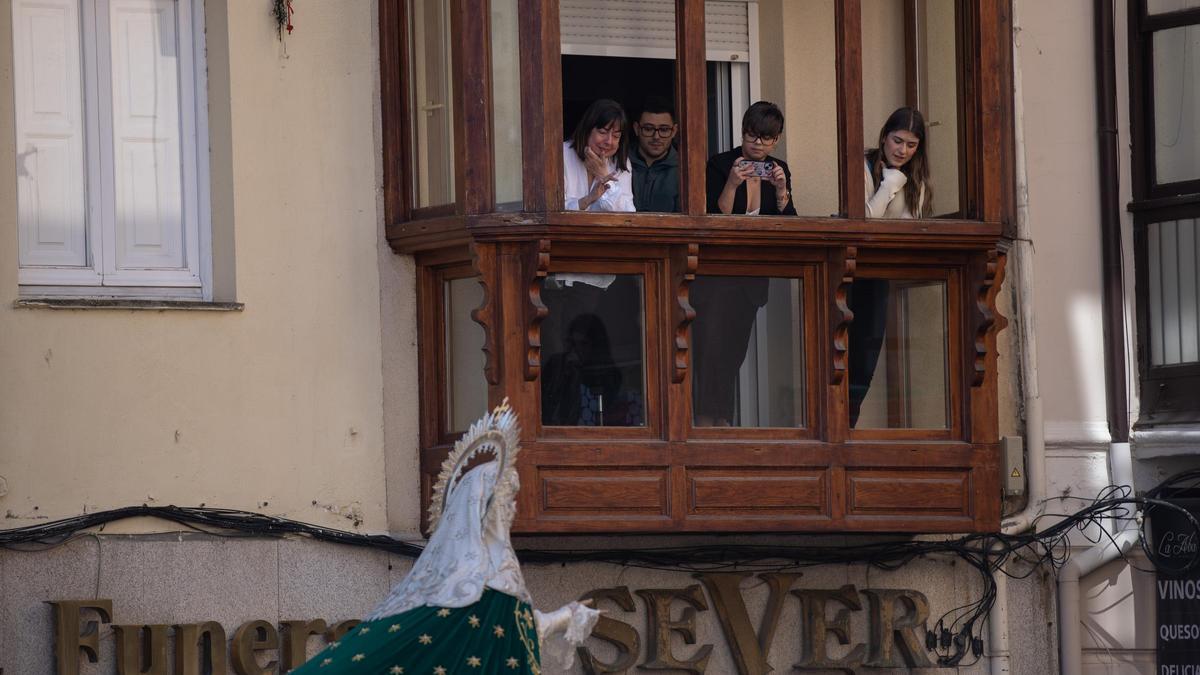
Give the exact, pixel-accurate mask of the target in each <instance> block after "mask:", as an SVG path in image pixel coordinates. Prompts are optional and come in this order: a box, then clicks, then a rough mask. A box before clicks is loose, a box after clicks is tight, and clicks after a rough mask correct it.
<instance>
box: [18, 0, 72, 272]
mask: <svg viewBox="0 0 1200 675" xmlns="http://www.w3.org/2000/svg"><path fill="white" fill-rule="evenodd" d="M79 35H80V33H79V9H78V6H77V3H76V2H74V0H39V1H38V2H30V1H28V0H16V1H15V3H14V6H13V39H14V68H15V72H14V79H15V87H16V93H17V95H16V101H17V111H16V112H17V115H16V127H17V129H16V130H17V221H18V229H19V232H20V234H19V239H20V253H19V257H20V264H21V266H22V267H26V268H29V267H74V268H84V267H87V266H88V255H87V216H86V190H85V187H84V157H85V155H84V123H83V105H82V84H81V76H80V71H81V59H80V52H79Z"/></svg>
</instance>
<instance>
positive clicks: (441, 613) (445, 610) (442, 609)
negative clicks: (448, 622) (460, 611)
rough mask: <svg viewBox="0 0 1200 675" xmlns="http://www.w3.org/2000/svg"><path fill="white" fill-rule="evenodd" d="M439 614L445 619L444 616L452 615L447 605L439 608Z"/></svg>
mask: <svg viewBox="0 0 1200 675" xmlns="http://www.w3.org/2000/svg"><path fill="white" fill-rule="evenodd" d="M438 616H440V617H442V618H443V619H444V618H446V617H448V616H450V610H448V609H446V608H445V607H443V608H441V609H439V610H438Z"/></svg>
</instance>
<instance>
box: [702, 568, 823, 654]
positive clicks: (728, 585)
mask: <svg viewBox="0 0 1200 675" xmlns="http://www.w3.org/2000/svg"><path fill="white" fill-rule="evenodd" d="M748 576H750V573H749V572H719V573H708V574H696V575H695V577H696V578H697V579H699V580H700V582H701V583H703V584H704V587H705V588H707V589H708V595H709V597H711V598H712V603H713V608H714V609H715V610H716V612H717V618H718V619H720V621H721V630H722V631H724V632H725V640H726V641H727V642H728V643H729V651H730V653H731V654H732V655H733V661H734V663H735V664H736V665H737V669H738V674H739V675H766V673H769V672H771V671H772V670H774V669H773V668H771V666H770V664H769V663H767V657H768V656H770V654H771V642H772V641H774V639H775V629H776V628H777V627H778V626H779V616H780V614H781V613H782V612H783V601H784V600H785V599H787V595H788V591H789V590H791V588H792V584H794V583H795V582H796V580H797V579H799V578H800V575H799V574H785V573H776V574H760V575H759V577H758V578H760V579H762V580H763V581H765V582H766V583H767V586H768V587H769V588H770V591H771V594H770V595H769V596H768V597H767V608H766V611H764V612H763V618H762V624H761V627H760V628H759V630H758V631H755V630H754V627H753V626H752V625H751V624H750V615H749V613H748V612H747V611H746V599H745V597H743V596H742V589H741V585H742V580H744V579H745V578H746V577H748Z"/></svg>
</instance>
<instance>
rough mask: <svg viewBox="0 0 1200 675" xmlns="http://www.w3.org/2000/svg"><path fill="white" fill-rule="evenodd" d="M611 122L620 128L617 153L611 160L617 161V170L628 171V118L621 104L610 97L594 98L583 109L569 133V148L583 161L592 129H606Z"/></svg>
mask: <svg viewBox="0 0 1200 675" xmlns="http://www.w3.org/2000/svg"><path fill="white" fill-rule="evenodd" d="M613 122H616V123H617V128H618V129H620V130H621V142H620V143H618V144H617V154H616V155H614V156H613V160H614V161H615V162H616V163H617V170H618V171H628V170H629V134H628V133H627V132H628V131H629V129H628V127H629V120H628V119H627V118H626V117H625V109H624V108H622V107H621V104H620V103H617V102H616V101H614V100H612V99H609V98H599V99H596V100H595V101H592V104H591V105H589V106H588V107H587V110H585V111H583V117H580V118H579V124H576V125H575V131H574V132H573V133H572V134H571V149H572V150H574V151H575V154H576V155H578V156H579V160H580V161H583V159H584V157H586V155H584V153H583V149H584V148H586V147H587V142H588V136H590V135H591V134H592V129H607V128H608V127H609V126H610V125H612V123H613Z"/></svg>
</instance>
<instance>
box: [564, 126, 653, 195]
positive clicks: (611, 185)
mask: <svg viewBox="0 0 1200 675" xmlns="http://www.w3.org/2000/svg"><path fill="white" fill-rule="evenodd" d="M608 168H609V171H610V172H612V171H617V164H616V162H614V161H613V160H611V159H610V160H608ZM593 185H594V183H593V181H590V180H588V172H587V166H585V165H584V163H583V160H581V159H579V155H576V154H575V149H574V148H572V147H571V142H570V141H567V142H565V143H563V208H564V209H566V210H567V211H578V210H579V200H580V199H583V198H584V197H586V196H587V195H588V193H589V192H591V191H592V186H593ZM636 210H637V209H636V208H634V206H633V174H632V173H630V171H629V168H628V167H626V168H624V169H622V170H621V171H619V172H618V173H617V177H616V178H615V179H613V180H610V181H608V189H607V190H606V191H605V192H604V194H603V195H601V196H600V199H597V200H596V201H594V202H592V205H591V206H589V207H588V211H636Z"/></svg>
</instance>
